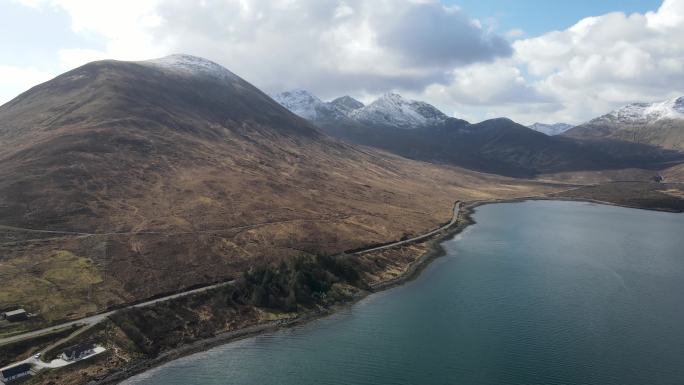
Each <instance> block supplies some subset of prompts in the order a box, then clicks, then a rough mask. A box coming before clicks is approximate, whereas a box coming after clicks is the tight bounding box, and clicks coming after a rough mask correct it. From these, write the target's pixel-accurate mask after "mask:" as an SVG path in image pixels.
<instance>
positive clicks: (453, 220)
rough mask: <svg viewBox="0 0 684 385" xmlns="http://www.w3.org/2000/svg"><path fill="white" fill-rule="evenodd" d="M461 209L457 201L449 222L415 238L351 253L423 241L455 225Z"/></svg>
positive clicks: (367, 251)
mask: <svg viewBox="0 0 684 385" xmlns="http://www.w3.org/2000/svg"><path fill="white" fill-rule="evenodd" d="M460 211H461V202H456V203H455V204H454V212H453V214H452V216H451V221H449V223H447V224H446V225H444V226H442V227H440V228H437V229H435V230H432V231H430V232H429V233H425V234H422V235H419V236H417V237H413V238H409V239H404V240H402V241H397V242H394V243H389V244H386V245H382V246H378V247H373V248H370V249H366V250H361V251H357V252H355V253H351V254H357V255H360V254H366V253H372V252H373V251H380V250H385V249H390V248H392V247H396V246H401V245H405V244H407V243H413V242H418V241H422V240H424V239H426V238H430V237H431V236H433V235H435V234H437V233H439V232H440V231H444V230H446V229H448V228H449V227H451V226H453V225H454V223H456V221H457V220H458V214H459V213H460Z"/></svg>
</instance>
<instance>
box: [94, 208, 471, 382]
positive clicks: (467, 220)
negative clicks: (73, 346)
mask: <svg viewBox="0 0 684 385" xmlns="http://www.w3.org/2000/svg"><path fill="white" fill-rule="evenodd" d="M480 204H481V203H472V204H464V205H463V206H462V207H461V215H459V218H458V220H457V221H456V222H455V223H454V225H453V226H452V227H450V228H448V229H445V230H444V231H442V232H440V233H438V234H435V235H434V236H433V237H432V238H429V239H428V240H424V241H421V242H419V243H426V244H427V245H428V247H427V250H426V251H425V252H424V253H422V254H421V255H420V256H418V258H417V259H416V260H415V261H413V262H412V263H411V264H410V265H409V266H408V267H407V269H406V271H405V272H404V273H403V274H401V275H400V276H398V277H396V278H392V279H389V280H386V281H383V282H379V283H377V284H374V285H372V286H371V288H370V290H366V291H362V292H360V293H359V294H358V295H356V296H354V297H353V298H352V299H350V300H349V301H347V302H344V303H339V304H336V305H334V306H332V307H329V308H320V309H317V310H315V311H308V312H305V313H303V314H301V315H299V316H297V317H296V318H292V319H288V320H277V321H271V322H267V323H262V324H257V325H253V326H248V327H245V328H242V329H239V330H234V331H230V332H225V333H221V334H218V335H216V336H214V337H211V338H208V339H205V340H201V341H196V342H193V343H191V344H188V345H185V346H182V347H179V348H176V349H173V350H169V351H166V352H163V353H161V354H160V355H159V356H157V357H155V358H152V359H147V360H144V361H140V362H138V363H136V364H133V365H132V366H129V367H126V368H122V369H121V370H118V371H116V372H114V373H111V374H109V375H107V377H105V378H103V379H100V380H98V381H91V382H89V383H88V384H89V385H113V384H118V383H120V382H122V381H124V380H126V379H128V378H131V377H133V376H136V375H138V374H141V373H144V372H146V371H148V370H151V369H154V368H156V367H159V366H161V365H163V364H165V363H167V362H170V361H173V360H176V359H179V358H182V357H185V356H188V355H191V354H195V353H199V352H202V351H206V350H209V349H211V348H214V347H216V346H220V345H224V344H228V343H231V342H236V341H239V340H242V339H246V338H250V337H254V336H257V335H260V334H263V333H270V332H275V331H278V330H281V329H285V328H290V327H294V326H298V325H302V324H304V323H307V322H310V321H313V320H316V319H320V318H324V317H327V316H330V315H332V314H334V313H336V312H337V311H338V310H340V309H341V308H345V307H348V306H352V305H354V304H355V303H357V302H359V301H360V300H362V299H363V298H365V297H367V296H369V295H371V294H373V293H377V292H380V291H384V290H387V289H390V288H392V287H395V286H399V285H402V284H404V283H406V282H408V281H410V280H413V279H415V278H416V277H418V276H419V275H420V273H421V271H423V269H424V268H425V267H427V266H428V265H429V264H430V262H432V261H433V260H434V259H436V258H438V257H441V256H443V255H444V253H445V250H444V249H443V248H442V246H441V243H442V242H443V241H445V240H447V239H449V238H452V237H454V236H455V235H457V234H459V233H460V232H462V231H463V230H464V229H465V228H466V227H468V226H470V225H471V224H473V223H475V222H474V220H473V219H472V213H473V211H474V208H475V207H476V206H479V205H480ZM399 247H401V246H399Z"/></svg>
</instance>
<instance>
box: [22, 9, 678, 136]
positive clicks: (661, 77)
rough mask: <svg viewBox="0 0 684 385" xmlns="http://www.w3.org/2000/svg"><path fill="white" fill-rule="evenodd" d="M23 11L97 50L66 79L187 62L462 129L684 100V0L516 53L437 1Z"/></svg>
mask: <svg viewBox="0 0 684 385" xmlns="http://www.w3.org/2000/svg"><path fill="white" fill-rule="evenodd" d="M20 1H22V2H24V3H26V4H28V5H30V6H33V7H37V8H41V7H57V8H59V9H61V10H64V11H66V12H67V13H68V14H69V15H70V17H71V22H72V25H71V28H72V30H73V31H74V33H76V34H82V35H93V36H98V37H100V38H101V39H103V40H104V42H105V44H104V45H103V47H104V48H102V49H100V50H93V49H82V47H60V49H59V60H60V66H59V67H60V68H61V69H62V70H66V69H68V68H71V67H76V66H78V65H80V64H84V63H85V62H88V61H91V60H94V59H100V58H115V59H122V60H139V59H145V58H152V57H159V56H163V55H166V54H170V53H179V52H183V53H189V54H194V55H199V56H204V57H207V58H210V59H212V60H215V61H217V62H219V63H221V64H223V65H225V66H226V67H228V68H229V69H231V70H233V71H234V72H236V73H238V74H240V75H242V76H243V77H245V78H246V79H247V80H249V81H251V82H253V83H255V84H256V85H257V86H260V87H262V88H265V90H266V91H280V90H283V89H288V88H306V89H310V90H311V91H313V92H315V93H318V94H319V95H320V96H322V97H324V98H329V97H334V96H338V95H341V94H351V95H353V96H359V97H362V98H364V99H368V98H370V97H372V96H374V95H377V94H379V93H383V92H387V91H399V92H402V93H406V94H407V95H409V96H411V97H414V98H417V99H425V100H427V101H429V102H432V103H434V104H436V105H437V106H438V107H440V108H442V109H444V110H445V111H447V112H455V113H458V114H461V116H466V117H469V118H470V119H472V120H479V119H483V118H489V117H496V116H509V117H511V118H513V119H516V120H519V121H521V122H523V123H531V122H533V121H537V120H541V121H549V122H553V121H568V122H570V123H578V122H581V121H582V120H585V119H589V118H591V117H593V116H596V115H599V114H602V113H605V112H607V111H609V110H610V109H613V108H615V107H617V106H619V105H621V104H625V103H629V102H633V101H640V100H643V101H651V100H661V99H665V98H667V97H670V96H674V95H680V94H684V39H682V38H681V36H684V1H682V0H665V1H664V2H663V4H662V6H661V7H660V8H659V9H658V10H657V11H654V12H648V13H645V14H638V13H635V14H631V15H625V14H623V13H619V12H616V13H610V14H606V15H598V16H595V17H589V18H585V19H583V20H580V21H578V22H577V23H576V24H575V25H574V26H572V27H570V28H568V29H566V30H562V31H554V32H549V33H546V34H543V35H541V36H538V37H532V38H526V37H525V35H524V32H523V31H521V30H511V31H509V32H508V33H507V34H506V38H508V39H518V40H516V41H515V42H514V43H513V44H512V45H510V44H509V43H507V42H506V40H505V38H503V37H501V36H499V35H497V34H495V33H493V32H492V31H491V28H487V27H483V26H482V24H481V23H480V22H479V21H478V20H474V19H470V18H468V17H467V16H466V15H465V14H464V13H463V12H462V11H461V10H459V9H458V8H457V7H445V6H443V5H442V4H441V3H439V2H438V1H437V0H419V1H418V0H373V1H363V0H283V1H269V0H201V1H198V2H187V1H182V0H122V1H118V2H94V1H89V0H20ZM493 23H494V22H490V23H487V24H488V25H492V24H493ZM523 27H524V26H523ZM25 78H26V77H25Z"/></svg>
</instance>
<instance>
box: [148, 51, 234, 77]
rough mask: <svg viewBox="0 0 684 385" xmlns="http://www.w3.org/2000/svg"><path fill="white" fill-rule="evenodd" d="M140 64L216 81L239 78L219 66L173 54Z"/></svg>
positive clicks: (203, 60)
mask: <svg viewBox="0 0 684 385" xmlns="http://www.w3.org/2000/svg"><path fill="white" fill-rule="evenodd" d="M140 63H141V64H146V65H151V66H155V67H157V68H161V69H164V70H166V71H170V72H173V73H175V74H178V75H184V76H192V75H194V76H196V75H201V76H207V77H210V78H213V79H218V80H228V81H234V80H238V79H239V77H238V76H237V75H235V74H234V73H232V72H230V71H229V70H227V69H226V68H225V67H223V66H222V65H220V64H217V63H214V62H213V61H211V60H207V59H204V58H201V57H198V56H192V55H185V54H174V55H169V56H165V57H162V58H159V59H152V60H145V61H142V62H140Z"/></svg>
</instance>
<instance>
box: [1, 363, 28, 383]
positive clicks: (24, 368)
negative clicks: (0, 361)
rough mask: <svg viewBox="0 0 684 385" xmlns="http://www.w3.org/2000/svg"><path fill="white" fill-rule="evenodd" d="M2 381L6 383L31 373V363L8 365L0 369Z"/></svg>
mask: <svg viewBox="0 0 684 385" xmlns="http://www.w3.org/2000/svg"><path fill="white" fill-rule="evenodd" d="M0 375H1V376H2V381H3V382H4V383H6V384H8V383H10V382H13V381H16V380H19V379H20V378H24V377H26V376H30V375H31V364H27V363H25V364H19V365H15V366H10V367H8V368H5V369H2V370H1V371H0Z"/></svg>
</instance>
